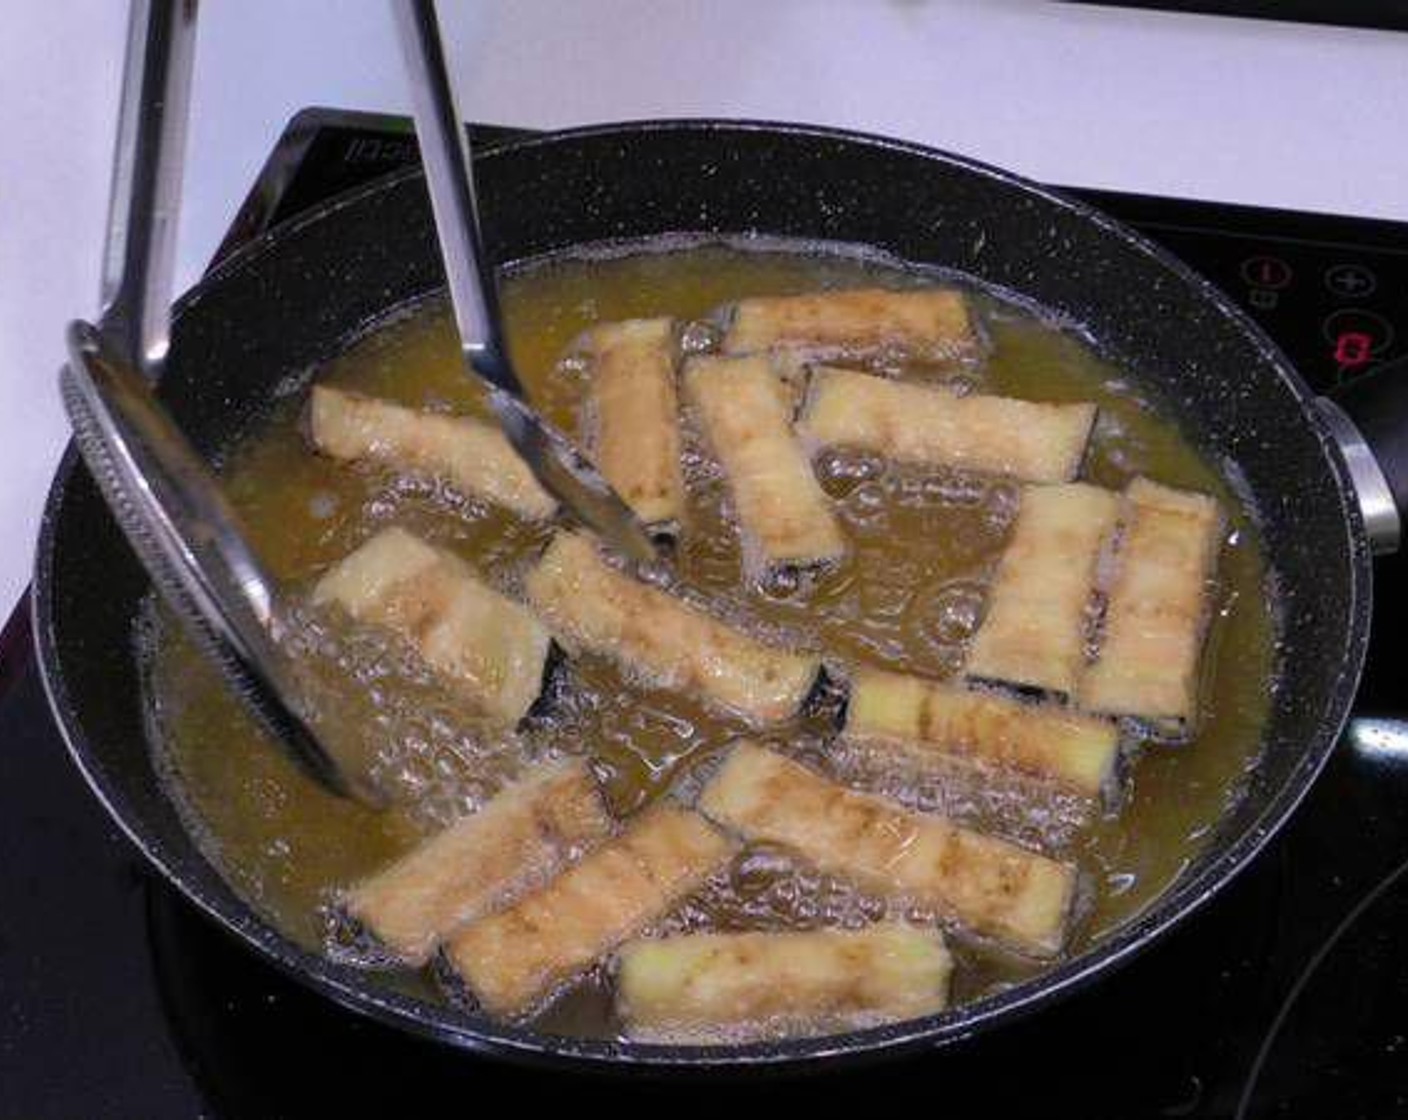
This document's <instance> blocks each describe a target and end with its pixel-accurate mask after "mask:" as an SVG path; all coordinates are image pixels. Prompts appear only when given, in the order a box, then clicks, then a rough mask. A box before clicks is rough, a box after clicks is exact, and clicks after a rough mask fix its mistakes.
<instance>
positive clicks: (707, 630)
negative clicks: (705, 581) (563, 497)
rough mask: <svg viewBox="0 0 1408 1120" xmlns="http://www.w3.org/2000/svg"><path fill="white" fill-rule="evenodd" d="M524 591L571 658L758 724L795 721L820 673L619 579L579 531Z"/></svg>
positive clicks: (813, 661)
mask: <svg viewBox="0 0 1408 1120" xmlns="http://www.w3.org/2000/svg"><path fill="white" fill-rule="evenodd" d="M526 586H527V590H528V599H529V602H530V603H531V604H532V605H533V608H534V609H535V610H536V611H537V612H538V614H539V616H540V617H541V618H542V619H543V621H544V622H545V623H546V624H547V626H548V627H549V629H550V630H551V631H552V632H553V635H554V637H556V638H557V640H558V641H559V642H561V643H562V644H563V646H564V647H566V648H567V649H568V650H569V651H573V650H577V649H587V650H591V651H594V652H597V653H601V654H604V655H606V656H608V657H611V658H612V659H613V660H615V661H617V662H618V663H620V664H623V665H624V666H626V667H627V668H628V669H631V670H633V671H634V672H636V673H638V674H640V675H641V676H642V677H644V678H646V679H647V680H649V681H651V682H652V683H654V684H656V685H658V686H660V687H663V688H669V689H674V690H677V691H681V692H689V693H693V694H695V695H697V696H698V697H699V698H700V699H701V700H703V701H705V702H706V703H711V704H713V705H714V706H716V707H719V708H722V709H725V710H726V711H728V712H729V713H731V714H736V715H738V716H740V717H742V718H743V719H744V720H746V721H748V722H749V723H752V724H771V723H777V722H780V721H782V720H786V719H790V718H791V717H792V716H794V715H795V714H796V713H797V711H798V710H799V709H800V708H801V706H802V704H803V702H804V701H805V700H806V698H807V695H808V694H809V693H810V692H811V689H812V686H813V685H814V684H815V682H816V679H817V677H818V675H819V674H820V673H821V659H820V657H818V656H816V655H815V654H811V653H798V652H794V651H792V650H786V649H779V648H777V647H775V646H771V645H767V644H765V643H763V642H760V641H758V640H757V639H756V638H754V637H752V636H751V635H749V634H745V633H744V632H743V631H741V630H737V629H735V628H733V627H731V626H729V625H728V624H727V623H725V622H723V621H722V620H720V619H717V618H715V617H713V616H712V615H710V614H706V613H705V612H704V611H702V610H700V609H699V608H697V607H695V606H693V605H692V604H690V603H686V602H685V601H684V600H682V599H679V598H677V597H676V596H674V595H671V594H669V593H668V592H666V591H663V590H661V589H660V588H658V587H654V586H652V585H650V584H647V583H643V582H641V581H640V580H638V579H635V578H634V577H632V576H630V575H627V574H626V573H624V572H621V571H618V570H617V569H615V568H613V567H611V566H610V565H609V564H607V563H606V562H605V560H603V559H602V557H601V555H600V554H599V552H598V551H597V548H596V546H595V545H594V544H593V543H592V541H591V540H590V539H589V538H587V537H586V536H583V535H582V534H579V533H559V534H558V535H557V536H556V537H555V538H554V539H553V542H552V544H550V545H549V546H548V549H547V551H546V552H545V553H544V554H543V557H542V559H541V560H540V561H539V562H538V565H537V567H535V568H534V569H533V570H532V571H531V572H530V573H529V574H528V578H527V580H526Z"/></svg>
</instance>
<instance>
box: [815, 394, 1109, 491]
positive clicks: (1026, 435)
mask: <svg viewBox="0 0 1408 1120" xmlns="http://www.w3.org/2000/svg"><path fill="white" fill-rule="evenodd" d="M1095 414H1096V408H1095V406H1094V405H1093V404H1053V403H1044V402H1037V401H1023V400H1014V399H1011V398H1008V397H991V396H983V395H980V394H976V393H975V394H969V395H967V396H959V395H957V394H955V393H953V392H951V391H950V390H948V389H946V388H943V387H939V386H930V385H916V384H912V383H906V382H902V381H892V380H890V379H888V378H884V377H876V376H874V375H872V374H868V373H859V372H857V371H856V370H849V369H836V368H833V367H827V366H820V367H815V368H814V369H813V371H812V377H811V385H810V388H809V390H808V393H807V397H806V403H805V405H804V407H803V411H802V416H801V420H800V422H799V424H798V432H799V434H800V435H802V436H803V438H805V439H808V440H811V441H813V442H815V443H818V444H827V445H830V444H836V445H842V446H848V447H858V448H862V449H864V450H867V451H874V452H876V453H878V454H880V455H884V456H885V457H887V458H890V459H896V460H899V461H901V462H913V463H922V464H924V465H927V466H942V467H953V468H956V469H960V470H970V471H978V472H981V473H986V474H1000V475H1008V476H1010V477H1012V478H1018V479H1022V480H1024V481H1028V482H1069V481H1070V480H1071V479H1073V478H1075V476H1076V474H1077V473H1078V472H1079V470H1080V465H1081V461H1082V460H1083V459H1084V457H1085V448H1086V444H1087V443H1088V442H1089V440H1090V431H1091V428H1092V426H1093V425H1094V423H1095Z"/></svg>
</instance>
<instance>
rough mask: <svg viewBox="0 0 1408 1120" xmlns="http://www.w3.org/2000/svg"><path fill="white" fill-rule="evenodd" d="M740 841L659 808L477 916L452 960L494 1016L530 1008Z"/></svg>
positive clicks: (449, 953)
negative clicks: (532, 888)
mask: <svg viewBox="0 0 1408 1120" xmlns="http://www.w3.org/2000/svg"><path fill="white" fill-rule="evenodd" d="M736 848H737V845H736V844H735V843H734V842H733V841H731V840H729V839H728V838H727V837H726V836H725V835H724V834H723V833H721V832H720V831H719V830H718V829H716V828H715V827H714V826H713V825H712V824H710V823H709V822H708V821H707V820H705V819H704V818H703V817H702V816H700V815H699V814H698V813H695V812H692V811H690V810H687V809H682V808H679V807H678V806H675V805H665V804H661V805H656V806H655V807H653V808H651V809H648V810H646V812H645V813H644V814H642V815H641V816H639V817H636V818H635V819H634V820H633V821H632V822H631V824H630V825H629V826H628V827H627V829H626V830H625V831H624V832H623V833H621V834H620V835H619V836H618V837H616V838H615V839H614V840H611V841H610V842H608V843H606V844H603V845H602V846H601V847H599V848H597V849H596V850H595V851H593V852H591V853H590V854H588V855H587V856H586V857H585V858H583V859H582V860H581V862H579V863H577V864H574V865H573V866H572V867H570V868H569V869H568V870H566V871H565V872H563V873H562V874H561V875H559V876H558V877H557V878H555V879H553V880H551V881H550V882H549V883H548V884H547V885H546V886H544V887H543V888H542V889H541V890H539V891H536V892H534V893H533V894H529V895H527V896H526V897H524V898H523V899H521V900H520V901H519V902H517V903H516V904H515V905H513V906H510V907H509V908H508V909H506V910H500V911H499V912H497V913H494V914H490V915H488V916H487V917H485V918H482V919H480V920H478V921H475V922H472V923H470V924H469V925H468V926H466V927H465V928H464V929H463V930H462V931H460V932H459V933H458V934H456V935H455V936H454V937H453V938H451V939H450V940H449V942H448V943H447V944H446V947H445V959H446V961H447V963H448V965H449V967H451V968H452V969H453V970H454V972H455V973H456V974H457V975H458V977H459V978H460V979H461V980H462V981H463V982H464V984H465V986H466V987H467V988H468V989H469V991H470V992H471V994H472V995H473V996H474V998H475V1000H476V1001H477V1002H478V1003H479V1005H480V1006H481V1007H483V1008H484V1009H485V1010H486V1011H488V1012H490V1013H491V1014H495V1015H503V1016H508V1017H511V1018H522V1017H525V1016H528V1015H531V1014H532V1013H533V1012H534V1011H535V1010H537V1009H538V1008H539V1007H540V1006H541V1005H542V1004H543V1003H544V1002H545V1001H546V1000H547V999H549V998H550V997H551V996H552V995H553V994H554V993H555V992H557V991H559V990H560V989H561V987H562V986H563V985H564V984H567V983H569V982H570V981H571V980H573V979H575V978H576V977H577V976H578V975H580V974H581V973H582V972H583V971H584V970H586V969H587V968H590V967H591V966H592V965H593V964H594V963H596V961H598V960H600V959H601V958H602V957H604V956H606V955H607V954H609V953H610V952H611V951H612V950H613V949H614V948H615V947H616V946H617V945H619V944H620V943H621V942H622V941H624V940H626V939H627V938H630V937H634V936H636V935H637V934H639V933H640V932H641V931H642V930H643V929H644V928H645V927H646V926H647V925H648V924H649V923H650V922H652V921H655V920H656V919H657V918H659V917H661V916H663V915H664V914H665V913H666V912H667V911H669V910H670V909H671V908H672V907H674V906H675V905H677V904H678V903H679V902H680V901H682V900H683V899H684V898H685V897H686V896H687V895H688V894H690V893H691V892H692V891H694V890H695V889H697V888H698V887H699V886H701V885H702V884H703V882H704V880H705V879H707V878H708V877H709V876H710V875H712V874H713V873H714V872H716V871H718V870H719V869H720V868H721V867H722V866H723V865H724V864H725V863H726V862H727V861H728V860H729V859H730V858H731V857H732V856H733V854H734V852H735V850H736Z"/></svg>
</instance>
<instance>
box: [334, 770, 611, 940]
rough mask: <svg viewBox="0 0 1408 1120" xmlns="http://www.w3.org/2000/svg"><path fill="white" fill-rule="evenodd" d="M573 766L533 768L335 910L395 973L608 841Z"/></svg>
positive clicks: (585, 777)
mask: <svg viewBox="0 0 1408 1120" xmlns="http://www.w3.org/2000/svg"><path fill="white" fill-rule="evenodd" d="M612 828H613V822H612V820H611V817H610V815H609V814H608V813H607V812H606V808H605V806H604V804H603V802H602V798H601V794H600V792H599V791H598V790H597V788H596V783H595V781H594V780H593V779H592V775H591V771H590V769H589V768H588V766H587V764H586V763H584V762H582V761H581V760H580V759H576V760H572V761H570V762H565V763H556V764H548V765H545V766H541V767H538V768H535V769H534V770H532V771H530V772H529V773H528V774H526V775H525V776H523V777H521V778H520V779H519V780H518V781H516V782H514V783H513V784H512V785H510V786H508V787H506V788H505V789H503V790H501V791H500V792H499V793H498V794H497V795H496V796H495V797H493V798H492V799H491V800H490V801H489V802H488V803H487V804H486V805H485V806H484V807H483V808H482V809H480V810H479V811H478V812H476V813H472V814H470V815H469V816H467V817H463V818H461V819H460V820H458V821H456V822H455V823H454V824H451V825H450V826H449V827H448V828H445V829H444V830H443V831H441V832H438V833H436V834H435V835H434V836H432V837H431V838H430V839H428V840H426V841H425V842H424V843H422V844H421V845H420V846H419V847H417V848H415V849H413V850H412V851H411V852H410V853H409V854H407V855H406V856H404V857H402V858H401V859H399V860H397V861H396V862H395V863H393V864H391V865H390V866H389V867H386V868H384V869H382V870H381V871H379V872H378V873H377V874H375V875H373V876H371V877H370V878H368V879H366V880H363V881H362V882H361V883H358V884H357V885H356V886H354V887H352V888H351V889H350V890H348V891H347V892H346V894H345V895H344V897H343V900H342V907H343V909H345V910H346V912H347V913H348V914H350V915H351V916H352V917H353V918H355V919H357V920H358V921H360V922H361V923H363V925H364V926H366V928H367V929H368V930H369V931H370V932H371V933H372V935H373V936H374V937H375V938H376V939H377V940H378V941H379V942H380V943H381V944H382V945H383V946H385V947H386V948H387V949H389V950H390V951H391V953H392V954H393V955H394V956H395V957H396V958H397V959H398V960H399V961H400V962H401V963H402V964H408V965H421V964H424V963H425V962H426V961H427V960H429V958H430V954H431V952H432V951H433V950H434V948H435V947H436V946H437V945H438V944H439V943H440V942H441V941H442V940H443V939H444V938H445V937H447V936H448V935H450V934H451V933H453V932H454V931H455V930H457V929H459V928H460V927H461V926H463V925H465V924H467V923H468V922H470V921H472V920H473V919H475V918H478V917H480V916H481V915H483V914H485V913H487V912H488V911H490V910H491V909H493V908H494V907H496V906H498V905H500V904H501V903H503V902H505V901H506V900H508V899H509V898H510V897H512V896H513V895H514V894H516V893H517V892H518V891H520V890H522V889H524V888H525V887H526V886H528V885H531V884H533V883H535V882H538V881H540V880H541V879H543V878H545V877H546V876H548V875H550V874H552V873H555V872H556V871H558V870H560V869H561V868H562V867H563V866H565V865H566V864H567V863H569V862H571V860H572V859H573V858H574V857H575V856H576V854H577V853H578V852H579V851H582V850H586V849H589V848H591V847H593V846H595V845H596V844H598V843H600V842H601V841H603V840H605V839H606V838H607V837H608V836H610V834H611V831H612Z"/></svg>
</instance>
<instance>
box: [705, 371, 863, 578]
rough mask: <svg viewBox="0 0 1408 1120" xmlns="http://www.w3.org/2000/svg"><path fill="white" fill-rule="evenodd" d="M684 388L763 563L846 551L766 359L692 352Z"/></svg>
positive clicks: (818, 559)
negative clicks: (708, 356)
mask: <svg viewBox="0 0 1408 1120" xmlns="http://www.w3.org/2000/svg"><path fill="white" fill-rule="evenodd" d="M684 380H685V388H686V391H687V394H688V396H689V400H690V404H691V405H692V406H693V408H694V410H695V413H696V415H698V417H699V420H700V422H701V424H702V426H703V429H704V435H705V437H706V438H707V439H708V441H709V444H710V446H711V447H712V448H713V451H714V454H715V455H716V456H717V457H718V459H719V461H720V462H721V463H722V464H723V468H724V473H725V475H726V476H727V478H728V483H729V490H730V492H731V493H732V495H733V503H734V506H735V507H736V509H737V511H738V520H739V524H740V526H741V528H742V530H743V533H744V537H745V540H747V541H750V542H754V543H756V545H757V546H758V548H759V550H760V551H761V553H762V559H763V561H764V563H765V564H767V565H769V566H771V565H781V564H803V565H805V564H816V563H822V562H826V561H830V560H835V559H838V558H840V557H841V556H843V555H844V554H845V552H846V539H845V537H844V536H843V535H842V533H841V526H840V523H839V522H838V521H837V519H836V515H835V513H834V512H833V511H832V509H831V502H830V499H828V498H827V496H826V494H825V492H824V491H823V490H822V489H821V484H820V483H818V482H817V480H816V476H815V475H814V474H813V473H812V467H811V462H810V461H809V460H808V458H807V455H806V452H805V451H804V450H803V449H802V446H801V444H800V443H798V441H797V437H796V436H795V435H794V434H793V431H792V400H791V396H790V394H789V392H788V390H787V387H786V386H785V385H784V384H783V383H782V381H781V379H780V378H779V377H778V376H777V374H776V372H775V371H774V370H773V368H772V366H771V364H770V363H769V361H768V359H767V358H761V357H751V358H713V357H710V358H696V359H694V360H693V361H691V362H690V363H689V365H688V366H687V367H686V368H685V374H684Z"/></svg>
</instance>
